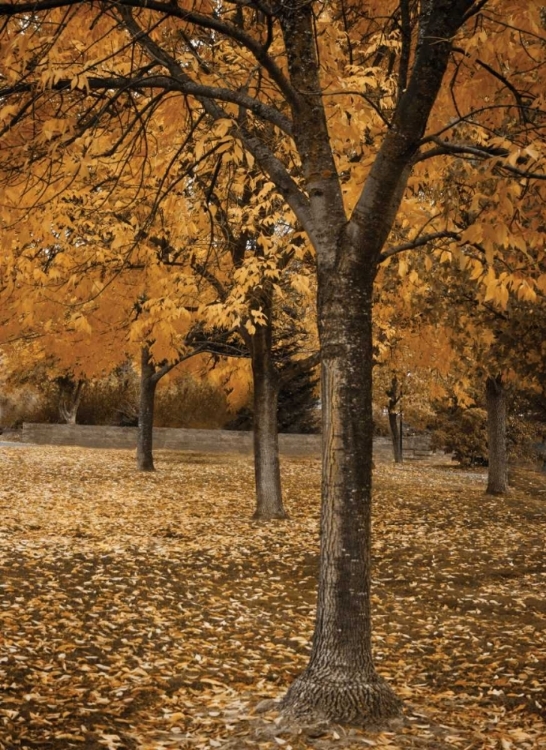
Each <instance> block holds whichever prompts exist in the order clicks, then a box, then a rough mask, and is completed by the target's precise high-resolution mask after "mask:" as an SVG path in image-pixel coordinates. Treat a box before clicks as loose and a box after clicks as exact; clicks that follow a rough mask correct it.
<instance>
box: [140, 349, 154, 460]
mask: <svg viewBox="0 0 546 750" xmlns="http://www.w3.org/2000/svg"><path fill="white" fill-rule="evenodd" d="M140 363H141V366H140V401H139V413H138V437H137V468H138V470H139V471H155V466H154V455H153V434H154V402H155V391H156V386H157V379H156V377H155V374H156V370H155V367H154V365H153V363H152V361H151V358H150V350H149V349H148V347H146V346H144V347H142V350H141V358H140Z"/></svg>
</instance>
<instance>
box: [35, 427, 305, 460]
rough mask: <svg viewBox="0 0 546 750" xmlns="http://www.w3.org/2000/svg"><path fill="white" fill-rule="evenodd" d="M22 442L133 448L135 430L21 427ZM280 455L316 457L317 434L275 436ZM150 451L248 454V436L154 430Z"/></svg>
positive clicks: (219, 432)
mask: <svg viewBox="0 0 546 750" xmlns="http://www.w3.org/2000/svg"><path fill="white" fill-rule="evenodd" d="M22 439H23V442H24V443H38V444H40V445H78V446H82V447H86V448H136V442H137V428H136V427H108V426H94V425H93V426H90V425H79V424H76V425H73V424H70V425H69V424H37V423H30V422H25V423H24V424H23V438H22ZM279 447H280V450H281V452H282V453H288V454H293V455H304V456H307V455H313V454H316V455H318V454H319V452H320V435H288V434H282V435H279ZM154 448H156V449H162V448H163V449H168V450H179V451H198V452H200V453H252V433H251V432H238V431H235V430H187V429H182V428H180V429H174V428H168V427H156V428H154Z"/></svg>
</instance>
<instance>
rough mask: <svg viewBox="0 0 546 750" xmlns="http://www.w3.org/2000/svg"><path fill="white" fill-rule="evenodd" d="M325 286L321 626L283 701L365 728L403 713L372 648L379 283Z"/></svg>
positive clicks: (345, 281) (347, 277)
mask: <svg viewBox="0 0 546 750" xmlns="http://www.w3.org/2000/svg"><path fill="white" fill-rule="evenodd" d="M352 271H353V273H351V272H349V273H347V274H343V275H339V276H338V277H337V278H335V279H333V278H332V277H331V276H330V277H329V278H328V283H326V281H327V279H326V278H324V279H322V282H323V283H322V284H321V293H320V294H319V304H318V319H319V334H320V340H321V351H322V404H323V410H322V413H323V423H322V441H323V467H324V468H323V480H322V518H321V552H320V574H319V590H318V602H317V619H316V624H315V633H314V638H313V647H312V653H311V658H310V661H309V665H308V667H307V669H306V670H305V672H304V673H303V674H302V675H301V676H300V677H298V678H297V679H296V681H295V682H294V683H293V684H292V686H291V687H290V689H289V691H288V693H287V694H286V696H285V698H284V700H283V706H284V709H285V711H286V712H287V713H288V714H294V715H295V716H305V717H308V716H313V717H316V718H324V717H326V718H328V719H332V720H335V721H339V722H349V723H356V724H364V725H374V724H381V723H382V722H384V721H385V720H387V719H389V718H392V717H395V716H397V715H398V714H399V713H400V710H401V702H400V700H399V699H398V698H397V697H396V695H395V693H394V692H393V691H392V689H391V688H390V687H389V685H388V684H387V683H386V681H385V680H383V679H382V678H381V677H380V676H379V675H378V674H377V672H376V671H375V668H374V664H373V658H372V651H371V633H372V628H371V611H370V582H371V504H372V493H371V477H372V445H373V419H372V399H371V394H372V359H373V350H372V286H373V276H372V274H369V275H368V276H367V277H364V278H363V277H362V274H359V273H358V271H357V269H356V268H353V269H352Z"/></svg>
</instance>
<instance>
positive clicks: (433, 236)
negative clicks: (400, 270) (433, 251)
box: [379, 230, 461, 263]
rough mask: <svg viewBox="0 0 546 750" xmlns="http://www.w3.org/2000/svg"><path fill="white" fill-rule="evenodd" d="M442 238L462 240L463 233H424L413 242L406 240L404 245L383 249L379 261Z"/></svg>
mask: <svg viewBox="0 0 546 750" xmlns="http://www.w3.org/2000/svg"><path fill="white" fill-rule="evenodd" d="M442 239H450V240H460V239H461V235H460V234H459V232H450V231H447V230H446V231H443V232H431V233H430V234H423V235H421V236H417V237H416V238H415V239H414V240H411V242H405V243H404V244H403V245H396V246H395V247H389V248H387V249H386V250H383V252H382V253H381V255H380V256H379V262H380V263H381V262H383V261H384V260H387V258H392V256H393V255H398V253H403V252H405V251H406V250H415V249H417V248H418V247H423V246H424V245H428V244H429V243H430V242H435V241H436V240H442Z"/></svg>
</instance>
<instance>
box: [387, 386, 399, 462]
mask: <svg viewBox="0 0 546 750" xmlns="http://www.w3.org/2000/svg"><path fill="white" fill-rule="evenodd" d="M387 396H388V397H389V402H388V404H387V409H388V413H389V428H390V431H391V440H392V452H393V457H394V463H395V464H401V463H402V461H403V454H402V441H401V429H402V424H400V429H399V427H398V412H397V407H398V405H399V403H400V398H401V393H400V388H399V383H398V378H397V377H396V375H394V376H393V379H392V381H391V387H390V388H389V390H388V391H387Z"/></svg>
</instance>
